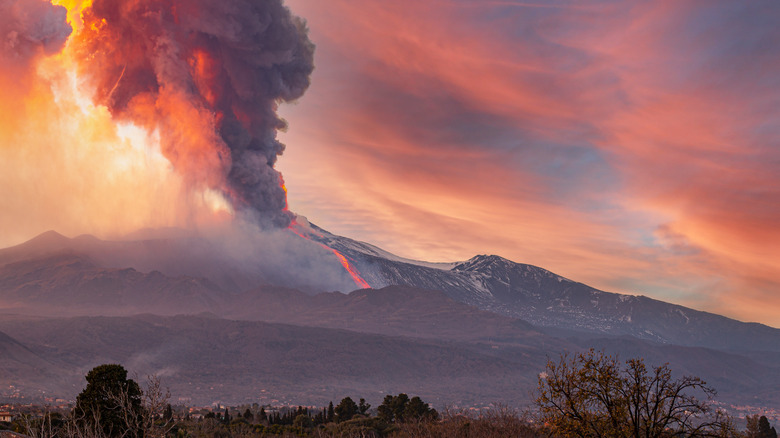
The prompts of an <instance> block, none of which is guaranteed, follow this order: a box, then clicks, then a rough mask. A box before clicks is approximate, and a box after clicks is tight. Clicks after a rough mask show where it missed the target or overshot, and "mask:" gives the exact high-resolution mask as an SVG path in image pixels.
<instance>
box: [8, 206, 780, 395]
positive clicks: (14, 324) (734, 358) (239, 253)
mask: <svg viewBox="0 0 780 438" xmlns="http://www.w3.org/2000/svg"><path fill="white" fill-rule="evenodd" d="M295 224H296V225H295V229H284V230H279V231H276V232H274V234H271V235H270V236H269V235H268V232H262V233H260V234H261V235H262V236H254V237H253V236H249V237H247V236H246V235H244V236H243V237H240V236H234V235H231V234H226V233H216V234H203V233H200V234H199V233H194V232H189V231H184V230H173V229H170V230H145V231H142V232H138V233H134V234H132V235H129V236H126V237H125V238H123V239H118V240H101V239H98V238H95V237H92V236H78V237H75V238H68V237H65V236H62V235H60V234H58V233H56V232H53V231H50V232H47V233H44V234H42V235H40V236H38V237H36V238H34V239H32V240H30V241H28V242H26V243H23V244H21V245H18V246H14V247H10V248H6V249H2V250H0V306H1V307H2V310H1V311H2V312H3V315H4V316H3V318H1V319H2V322H0V332H3V333H4V336H6V338H4V339H7V342H6V344H8V345H9V346H12V347H13V349H14V351H16V352H17V353H14V357H19V358H20V359H19V360H24V361H27V362H30V361H33V360H34V361H35V363H36V364H37V365H36V367H37V369H45V370H46V373H44V374H41V373H31V375H30V376H24V375H23V374H24V373H22V374H20V371H19V366H18V362H17V361H6V362H7V363H6V362H3V363H0V366H2V367H4V368H9V370H11V368H12V370H11V371H13V373H12V374H10V373H9V374H8V375H9V376H13V378H12V379H10V380H8V379H7V380H8V382H0V384H6V383H7V384H13V383H17V384H18V383H19V382H22V383H25V384H24V385H18V386H21V387H24V388H27V389H28V390H29V392H30V393H31V394H36V391H45V390H47V389H48V390H49V391H52V390H56V391H60V392H61V393H62V395H63V396H64V397H73V396H74V395H75V393H77V392H78V391H77V390H78V388H79V386H78V385H79V383H78V382H79V381H80V379H81V378H82V377H81V376H83V373H84V372H85V371H86V370H88V369H89V368H90V367H92V366H95V365H98V364H100V363H105V362H120V363H124V364H127V365H128V367H130V368H131V369H133V370H134V371H135V372H138V373H139V374H140V373H145V374H152V373H156V374H161V375H163V376H164V377H165V378H166V379H168V380H169V384H170V385H171V388H172V392H174V394H178V396H180V397H181V398H182V400H185V401H186V400H189V401H197V402H213V401H215V400H220V401H225V402H229V401H232V402H241V401H245V400H253V399H256V400H260V398H262V397H270V396H269V394H274V397H276V398H275V399H277V400H279V399H280V397H288V398H289V399H290V401H294V402H295V403H304V402H312V403H326V402H327V401H328V400H329V399H338V398H339V397H344V396H346V395H349V394H350V393H351V394H353V395H358V394H357V392H359V393H360V395H359V396H362V397H366V398H367V400H369V401H371V400H372V397H373V398H374V399H375V400H376V401H379V400H380V399H381V398H382V397H383V395H382V394H386V393H388V392H404V391H406V392H409V391H419V392H421V393H422V395H426V396H428V398H429V399H431V400H432V401H433V402H434V403H441V404H459V405H469V406H473V405H480V404H485V403H491V402H502V403H512V404H514V405H522V404H524V403H528V402H529V400H530V395H529V393H530V390H532V389H533V387H534V385H535V382H536V375H537V374H538V373H539V372H541V371H542V370H543V369H544V365H545V362H546V360H547V358H548V357H554V356H556V355H557V354H560V353H561V352H563V351H572V350H578V349H583V348H590V347H597V348H600V349H604V350H606V351H609V352H614V353H616V354H621V355H625V356H627V357H628V356H629V355H630V356H631V357H633V356H637V355H638V356H642V357H646V358H648V360H650V359H656V360H657V361H658V362H660V363H663V362H670V363H671V365H672V367H673V369H677V370H681V371H682V372H685V373H688V374H697V375H701V376H702V377H704V378H705V379H707V380H709V381H710V382H711V383H713V384H716V388H717V389H718V390H719V391H720V393H721V396H722V397H724V398H725V400H726V401H727V402H732V403H752V404H761V405H766V406H769V405H772V403H776V401H775V400H773V397H772V396H771V394H772V391H776V390H777V389H780V377H778V376H780V372H778V371H780V370H779V369H778V365H777V364H778V363H780V362H778V358H780V330H777V329H775V328H771V327H768V326H764V325H760V324H749V323H743V322H739V321H736V320H733V319H729V318H726V317H723V316H719V315H714V314H711V313H706V312H701V311H697V310H694V309H690V308H686V307H683V306H679V305H676V304H671V303H665V302H662V301H658V300H654V299H651V298H648V297H643V296H633V295H624V294H617V293H611V292H605V291H600V290H597V289H595V288H592V287H589V286H587V285H585V284H582V283H578V282H576V281H572V280H570V279H567V278H564V277H562V276H559V275H556V274H554V273H552V272H550V271H547V270H545V269H542V268H540V267H536V266H531V265H526V264H521V263H515V262H512V261H510V260H507V259H504V258H501V257H499V256H495V255H478V256H475V257H473V258H471V259H469V260H465V261H462V262H456V263H431V262H423V261H416V260H409V259H404V258H402V257H398V256H395V255H393V254H391V253H389V252H387V251H384V250H382V249H381V248H378V247H376V246H373V245H371V244H368V243H364V242H359V241H355V240H352V239H349V238H346V237H342V236H337V235H334V234H332V233H329V232H328V231H326V230H324V229H321V228H319V227H317V226H315V225H312V224H309V223H308V222H306V221H305V219H304V218H299V219H298V220H297V221H296V222H295ZM238 241H241V242H244V243H247V242H249V243H251V245H244V246H241V245H237V244H236V243H235V242H238ZM255 245H259V246H255ZM279 248H284V250H279ZM295 257H297V258H298V259H297V260H298V263H288V262H289V261H290V260H292V259H293V258H295ZM356 276H357V277H358V278H359V279H360V280H362V281H363V282H365V284H360V282H359V281H357V280H356ZM365 285H368V286H370V287H363V286H365ZM313 339H314V340H316V341H312V340H313ZM9 348H11V347H9ZM377 348H379V350H377ZM383 349H384V350H383ZM380 350H381V352H380ZM388 352H390V353H388ZM22 353H24V354H22ZM236 354H237V355H238V356H235V357H234V359H235V360H232V359H231V360H230V361H229V362H230V363H226V362H225V361H224V360H222V359H223V358H226V357H233V356H234V355H236ZM387 354H390V356H388V355H387ZM323 357H328V358H329V359H328V360H322V358H323ZM314 364H316V366H314ZM445 364H446V366H445ZM307 367H308V368H307ZM311 367H313V368H311ZM344 367H346V368H348V369H350V370H352V371H353V374H352V375H351V376H350V375H347V374H345V373H344ZM31 369H33V368H31ZM52 370H59V372H55V371H52ZM294 370H298V371H294ZM312 370H313V371H312ZM32 374H35V375H34V376H33V375H32ZM258 375H262V376H265V377H264V378H258V377H257V376H258ZM314 375H316V376H317V377H316V378H314V377H313V376H314ZM42 376H44V377H45V376H49V377H50V378H48V379H45V378H43V377H42ZM219 376H230V377H229V378H227V380H225V379H223V378H221V377H219ZM250 376H252V377H251V378H250ZM301 376H309V377H306V378H302V377H301ZM310 377H311V378H310ZM247 379H248V380H247ZM217 381H219V383H218V385H219V386H218V388H219V389H218V390H213V389H207V388H215V386H214V385H216V384H217ZM68 382H72V383H68ZM242 382H243V383H242ZM247 382H249V383H247ZM293 383H295V384H293ZM47 385H48V386H47ZM512 387H514V388H516V390H514V391H510V392H507V391H506V390H505V389H506V388H512ZM36 388H37V389H36ZM269 400H270V399H269Z"/></svg>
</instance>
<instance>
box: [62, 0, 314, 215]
mask: <svg viewBox="0 0 780 438" xmlns="http://www.w3.org/2000/svg"><path fill="white" fill-rule="evenodd" d="M61 1H62V3H63V4H64V5H65V6H67V7H69V9H70V10H69V17H70V20H71V22H72V23H73V25H74V27H75V28H76V33H75V34H74V35H73V36H72V38H71V40H70V42H69V46H68V52H69V55H70V56H71V57H72V58H73V60H74V61H75V64H76V68H77V70H78V74H79V76H80V77H81V78H83V79H85V80H86V82H87V84H88V85H89V86H90V88H92V89H93V90H94V96H93V99H94V100H95V102H96V103H98V104H101V105H105V106H106V107H107V108H108V109H109V111H110V112H111V115H112V116H113V117H114V119H116V120H119V121H129V122H132V123H133V124H135V125H136V126H139V127H143V128H145V129H146V130H147V131H148V132H149V133H157V134H158V135H159V138H160V147H161V150H162V153H163V154H164V155H165V157H166V158H167V159H168V160H169V161H170V162H171V164H172V165H173V167H174V169H175V170H176V171H177V172H178V173H179V174H181V175H182V176H183V179H184V181H185V183H186V184H187V186H188V187H189V189H190V190H192V191H193V192H194V193H204V192H216V193H219V194H220V196H222V197H224V198H225V199H226V200H227V201H229V203H230V204H231V205H232V207H233V210H234V211H235V212H236V213H237V214H240V215H242V216H245V217H248V218H250V219H251V220H252V221H254V222H255V223H257V224H258V225H260V226H261V227H264V228H269V227H278V228H284V227H287V226H289V225H290V223H291V221H292V216H293V215H292V214H291V213H290V212H289V211H287V209H286V196H285V193H284V191H283V190H282V189H281V187H280V182H281V177H280V175H279V173H278V172H277V171H276V170H275V169H274V165H275V163H276V160H277V158H278V156H279V155H281V153H282V152H283V150H284V145H283V144H282V143H281V142H279V141H278V140H277V138H276V134H277V131H278V130H280V129H285V127H286V123H285V122H284V120H282V119H281V118H280V117H279V116H278V115H277V113H276V110H277V106H278V104H279V103H280V102H285V101H291V100H294V99H297V98H299V97H300V96H302V95H303V93H304V91H306V89H307V88H308V86H309V76H310V74H311V72H312V70H313V68H314V64H313V53H314V45H313V44H312V43H311V42H310V41H309V39H308V36H307V29H306V26H305V23H304V22H303V21H302V20H300V19H299V18H297V17H294V16H292V15H291V14H290V11H289V10H288V9H287V8H286V7H284V6H283V5H282V2H281V0H264V1H251V0H220V1H213V0H93V1H91V2H89V1H83V2H79V1H78V0H61ZM79 10H80V14H79ZM79 17H80V18H79Z"/></svg>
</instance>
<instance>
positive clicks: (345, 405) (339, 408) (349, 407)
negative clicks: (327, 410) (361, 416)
mask: <svg viewBox="0 0 780 438" xmlns="http://www.w3.org/2000/svg"><path fill="white" fill-rule="evenodd" d="M334 412H335V414H336V422H337V423H341V422H342V421H348V420H351V419H352V417H354V416H355V414H357V413H358V405H356V404H355V402H354V401H353V400H352V398H350V397H344V398H343V399H341V402H340V403H339V404H338V405H336V408H335V409H334Z"/></svg>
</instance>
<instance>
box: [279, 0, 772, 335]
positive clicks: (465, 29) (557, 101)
mask: <svg viewBox="0 0 780 438" xmlns="http://www.w3.org/2000/svg"><path fill="white" fill-rule="evenodd" d="M290 4H291V7H292V8H293V10H294V11H296V12H297V13H299V14H301V15H303V16H305V17H307V18H308V21H309V26H310V28H311V33H312V38H313V40H314V41H315V42H316V43H317V44H318V56H319V58H318V69H317V71H315V76H314V78H313V85H312V89H311V91H310V93H309V94H308V95H307V97H306V99H305V100H304V101H302V102H301V104H300V105H299V106H297V107H294V108H290V109H288V110H286V116H287V118H288V119H289V120H290V123H291V126H292V128H291V131H290V133H289V134H287V136H286V138H287V142H289V143H291V144H301V145H306V146H307V149H306V150H305V151H302V150H296V149H291V150H290V151H288V157H287V160H288V161H285V162H282V163H281V165H282V168H283V169H284V171H285V172H286V180H287V183H288V187H290V198H291V205H292V208H293V209H294V210H296V209H297V210H300V211H302V212H303V213H304V214H306V215H308V216H309V217H310V218H311V219H312V220H313V221H315V222H320V223H321V225H323V226H325V227H326V228H332V229H333V231H337V232H342V233H343V234H346V235H352V236H357V237H361V238H363V239H365V240H368V241H372V242H374V243H378V244H380V245H384V246H386V247H388V249H391V250H394V251H395V252H398V253H401V254H402V255H406V256H410V257H417V258H424V259H463V258H466V257H470V256H471V255H473V254H474V253H476V252H494V253H499V254H501V255H504V256H507V257H510V258H513V259H515V260H517V261H521V262H529V263H534V264H537V265H540V266H543V267H546V268H548V269H552V270H554V271H556V272H559V273H560V274H562V275H566V276H569V277H571V278H574V279H577V280H580V281H584V282H587V283H590V284H592V285H595V286H597V287H602V288H605V289H611V290H616V291H624V292H633V293H644V294H646V295H651V296H655V297H658V298H661V299H666V300H671V301H675V302H681V303H683V304H690V305H695V306H696V307H698V308H704V309H709V310H713V311H720V312H725V313H726V314H729V315H732V316H735V317H739V318H742V319H748V320H761V321H763V322H766V323H770V324H773V325H778V324H780V320H777V319H776V318H777V314H778V312H777V309H778V308H780V298H776V290H777V285H778V284H780V277H778V275H777V272H780V270H778V268H780V266H778V263H780V262H778V260H780V258H778V257H776V254H774V252H776V250H775V249H774V248H779V247H780V241H778V238H779V235H778V231H777V227H776V224H777V223H780V211H778V209H777V205H780V202H778V199H780V196H778V195H780V193H779V191H778V189H777V188H778V187H780V180H779V179H780V176H779V175H780V169H778V163H780V161H778V159H780V152H779V151H778V150H777V148H776V147H774V145H776V144H778V139H780V132H778V130H777V128H776V127H774V125H775V123H774V122H773V121H776V120H777V119H778V116H780V114H778V108H780V107H779V106H778V105H777V104H776V103H777V99H778V92H777V91H776V90H778V89H780V88H778V87H777V83H776V78H777V77H778V73H780V72H779V71H778V70H780V63H778V62H777V59H780V58H778V57H777V56H776V55H780V54H778V53H777V52H778V49H777V47H778V46H777V45H776V44H772V42H773V41H778V40H779V38H780V34H778V30H777V29H776V26H774V25H772V18H771V17H774V19H777V18H779V17H780V11H779V10H778V7H777V5H775V4H772V3H770V2H757V3H755V4H751V5H735V4H731V3H728V2H719V3H717V4H711V3H708V8H707V9H706V13H703V9H702V8H701V7H700V6H701V5H698V4H697V2H672V1H667V2H653V3H646V4H636V5H633V4H597V3H594V4H590V5H588V6H587V7H581V6H570V5H567V4H565V3H562V4H559V5H558V6H556V7H554V8H539V7H532V6H535V5H523V4H518V3H515V2H479V7H476V6H475V5H476V3H472V2H468V1H466V2H450V1H444V0H441V1H433V2H413V1H399V2H391V3H388V2H380V1H366V2H362V3H361V5H360V6H359V7H357V6H355V5H354V4H352V3H350V2H344V1H334V2H328V3H327V5H325V4H322V3H321V2H315V1H310V0H294V1H291V2H290ZM537 6H538V5H537ZM323 181H327V182H328V183H327V184H323V183H322V182H323ZM337 210H338V211H337ZM318 215H319V216H320V217H317V216H318ZM337 217H338V219H335V218H337ZM344 217H346V218H348V219H346V220H345V219H344ZM339 227H341V228H339ZM388 236H389V237H388ZM740 297H745V299H744V300H741V299H740ZM761 299H763V300H764V303H768V304H769V307H768V308H769V309H772V310H769V311H768V310H766V309H767V307H762V306H760V305H757V303H758V302H760V300H761Z"/></svg>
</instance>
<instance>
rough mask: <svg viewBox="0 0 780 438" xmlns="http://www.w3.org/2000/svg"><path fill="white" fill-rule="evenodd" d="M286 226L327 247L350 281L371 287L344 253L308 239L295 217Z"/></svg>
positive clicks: (321, 244)
mask: <svg viewBox="0 0 780 438" xmlns="http://www.w3.org/2000/svg"><path fill="white" fill-rule="evenodd" d="M282 187H284V185H282ZM285 191H287V189H286V188H285ZM288 228H289V229H290V231H292V232H293V233H295V234H297V235H298V236H300V237H302V238H304V239H306V240H309V241H311V242H314V243H316V244H317V245H319V246H321V247H323V248H325V249H327V250H328V251H330V252H332V253H333V254H334V255H335V256H336V257H337V258H338V259H339V262H340V263H341V266H343V267H344V269H345V270H346V271H347V273H348V274H349V275H350V276H351V277H352V281H354V282H355V284H356V285H358V286H360V287H361V288H364V289H370V288H371V285H370V284H368V282H367V281H366V280H364V279H363V277H361V276H360V272H358V270H357V268H355V267H354V266H353V265H352V263H350V262H349V259H347V257H346V256H345V255H344V254H342V253H340V252H338V251H336V250H335V249H333V248H331V247H329V246H328V245H325V244H324V243H322V242H317V241H315V240H312V239H310V238H309V237H308V236H306V233H305V232H304V231H303V227H302V226H301V225H300V224H299V223H298V222H296V221H295V219H293V221H292V222H291V223H290V226H289V227H288ZM319 237H322V236H319Z"/></svg>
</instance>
